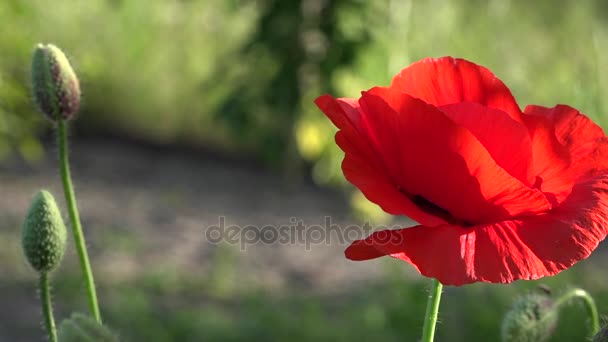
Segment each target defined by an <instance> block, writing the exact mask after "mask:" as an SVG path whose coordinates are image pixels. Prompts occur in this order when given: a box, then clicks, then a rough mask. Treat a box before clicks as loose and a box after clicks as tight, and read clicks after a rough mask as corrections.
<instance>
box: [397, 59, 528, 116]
mask: <svg viewBox="0 0 608 342" xmlns="http://www.w3.org/2000/svg"><path fill="white" fill-rule="evenodd" d="M391 87H395V88H397V89H399V90H400V91H401V92H402V93H404V94H408V95H410V96H413V97H415V98H419V99H421V100H423V101H424V102H426V103H428V104H432V105H434V106H444V105H448V104H452V103H460V102H475V103H479V104H481V105H484V106H486V107H490V108H494V109H498V110H501V111H503V112H505V113H507V114H508V115H509V116H510V117H511V118H513V119H514V120H515V121H517V122H521V119H520V116H521V110H520V108H519V106H518V105H517V102H516V101H515V99H514V98H513V95H512V94H511V91H510V90H509V88H507V86H506V85H505V84H504V83H502V81H501V80H499V79H498V78H497V77H496V76H495V75H494V74H493V73H492V72H491V71H490V70H488V69H486V68H484V67H482V66H480V65H477V64H474V63H471V62H469V61H466V60H464V59H459V58H452V57H442V58H425V59H423V60H421V61H419V62H416V63H413V64H411V65H410V66H409V67H407V68H405V69H403V70H402V71H401V72H400V73H399V74H398V75H397V76H395V78H394V79H393V82H392V84H391Z"/></svg>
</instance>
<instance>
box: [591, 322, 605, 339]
mask: <svg viewBox="0 0 608 342" xmlns="http://www.w3.org/2000/svg"><path fill="white" fill-rule="evenodd" d="M592 342H608V326H607V325H605V326H603V327H602V329H601V330H600V331H598V333H597V334H595V336H593V340H592Z"/></svg>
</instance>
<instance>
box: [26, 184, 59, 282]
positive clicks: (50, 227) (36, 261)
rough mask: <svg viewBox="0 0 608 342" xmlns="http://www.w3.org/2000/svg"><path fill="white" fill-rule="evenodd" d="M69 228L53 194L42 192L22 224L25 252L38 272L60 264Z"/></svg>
mask: <svg viewBox="0 0 608 342" xmlns="http://www.w3.org/2000/svg"><path fill="white" fill-rule="evenodd" d="M66 238H67V231H66V228H65V224H64V223H63V219H62V218H61V213H60V211H59V208H58V207H57V203H56V202H55V199H54V198H53V195H51V193H49V192H47V191H44V190H43V191H40V192H38V194H37V195H36V196H35V197H34V199H33V200H32V203H31V205H30V208H29V210H28V212H27V216H26V218H25V222H24V223H23V237H22V243H23V251H24V253H25V256H26V257H27V260H28V261H29V263H30V265H32V267H33V268H34V269H35V270H36V271H38V272H50V271H52V270H54V269H55V268H57V266H58V265H59V264H60V263H61V260H62V258H63V254H64V252H65V246H66Z"/></svg>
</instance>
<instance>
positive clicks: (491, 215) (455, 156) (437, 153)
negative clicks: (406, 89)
mask: <svg viewBox="0 0 608 342" xmlns="http://www.w3.org/2000/svg"><path fill="white" fill-rule="evenodd" d="M387 91H388V92H390V90H387V88H373V89H372V90H370V91H369V92H363V94H362V97H361V99H360V100H359V103H360V105H361V117H360V118H361V125H362V127H363V128H364V131H365V133H366V134H367V136H368V137H369V141H370V143H371V145H372V146H373V147H374V149H375V151H377V152H376V153H377V155H378V156H379V157H380V159H381V160H382V161H383V163H384V165H386V168H387V171H388V174H389V177H390V179H391V180H392V182H393V183H394V184H395V186H398V187H399V189H400V190H401V191H402V192H404V193H405V194H407V195H408V196H409V197H410V198H417V197H422V199H423V200H424V201H425V202H430V204H432V205H433V206H434V208H436V209H442V210H444V211H447V212H448V213H449V215H450V216H451V217H453V218H454V219H455V220H454V221H452V222H450V223H454V222H456V221H461V224H462V225H474V224H476V223H480V222H496V221H499V220H502V219H505V218H508V217H514V216H517V215H520V214H532V213H538V212H543V211H547V210H549V209H550V204H549V203H548V202H547V199H546V198H545V196H544V195H543V194H542V193H541V192H540V191H538V190H536V189H531V188H529V187H527V186H525V185H524V184H522V182H520V181H519V180H517V179H516V178H514V177H512V176H511V175H509V174H508V173H507V172H506V171H505V170H504V169H502V168H501V167H500V166H498V165H497V164H496V162H495V161H494V160H493V159H492V156H490V154H489V153H488V151H487V150H486V148H485V147H484V146H483V145H482V144H481V143H480V142H479V140H477V138H475V136H474V135H473V134H472V133H471V132H469V131H468V130H467V129H466V128H464V127H461V126H459V125H457V124H456V123H454V122H453V121H452V120H450V118H448V117H447V116H446V115H445V114H444V113H443V112H441V111H440V110H438V109H437V108H435V107H433V106H431V105H428V104H426V103H424V102H423V101H421V100H419V99H415V98H413V97H411V96H408V95H401V96H400V97H399V98H398V99H399V102H393V103H392V106H389V105H388V104H387V103H386V102H385V101H384V97H383V96H382V95H383V94H384V93H385V92H387ZM392 107H394V108H396V109H397V110H398V111H397V112H396V111H395V110H394V109H393V108H392ZM429 156H433V157H432V158H429ZM345 175H346V176H347V177H348V176H349V175H348V174H347V173H346V172H345ZM355 185H357V184H355ZM463 199H466V200H463Z"/></svg>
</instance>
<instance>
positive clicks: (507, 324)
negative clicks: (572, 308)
mask: <svg viewBox="0 0 608 342" xmlns="http://www.w3.org/2000/svg"><path fill="white" fill-rule="evenodd" d="M558 313H559V311H558V308H557V307H556V306H555V303H554V302H553V300H551V298H550V297H549V295H548V294H547V293H530V294H528V295H525V296H523V297H521V298H519V299H518V300H517V301H516V302H515V303H514V304H513V306H512V307H511V311H509V312H508V313H507V315H506V316H505V318H504V320H503V322H502V329H501V335H502V341H503V342H516V341H517V342H540V341H546V340H547V339H549V337H551V334H553V331H554V330H555V327H556V325H557V319H558Z"/></svg>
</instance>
